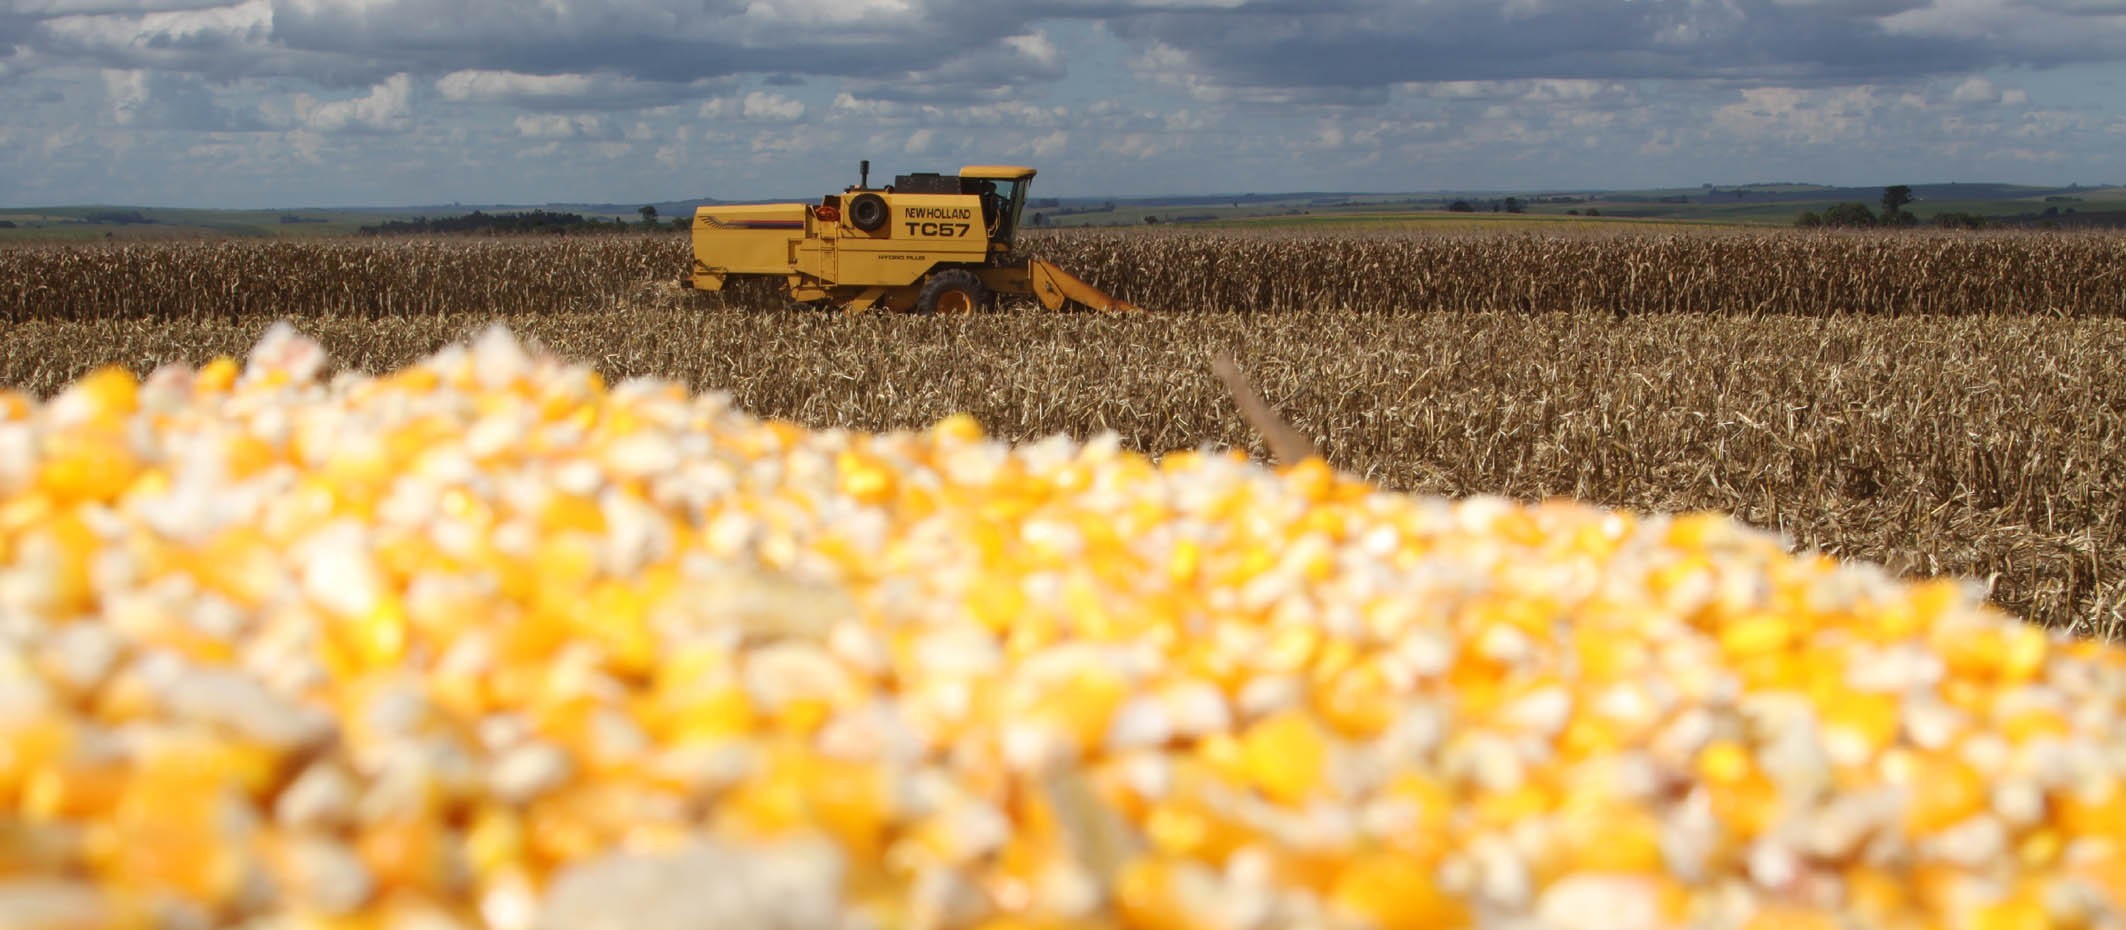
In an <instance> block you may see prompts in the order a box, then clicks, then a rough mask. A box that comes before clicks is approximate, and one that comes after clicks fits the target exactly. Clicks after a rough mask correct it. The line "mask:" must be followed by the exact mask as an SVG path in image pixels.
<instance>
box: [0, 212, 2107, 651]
mask: <svg viewBox="0 0 2126 930" xmlns="http://www.w3.org/2000/svg"><path fill="white" fill-rule="evenodd" d="M1033 248H1034V250H1035V251H1037V252H1038V253H1039V254H1041V255H1042V256H1043V257H1045V258H1049V259H1051V260H1054V261H1057V262H1059V263H1060V264H1062V265H1063V266H1064V267H1065V268H1067V269H1070V270H1071V271H1073V272H1074V273H1077V274H1079V275H1080V276H1082V277H1084V278H1086V279H1087V280H1090V281H1092V282H1094V283H1096V284H1098V285H1100V286H1102V287H1103V288H1106V289H1108V290H1109V291H1110V292H1112V293H1115V294H1116V295H1117V296H1121V297H1124V298H1126V299H1130V300H1133V301H1138V302H1141V303H1143V304H1145V305H1147V306H1150V307H1153V308H1155V309H1156V310H1159V311H1162V312H1159V313H1156V314H1152V315H1145V316H1132V317H1110V316H1101V315H1092V314H1069V313H1066V314H1050V313H1046V312H1042V311H1039V310H1038V309H1035V308H1031V307H1015V308H1012V309H1011V310H1009V311H1008V312H1003V313H997V314H986V315H978V316H974V317H968V318H940V319H927V318H920V317H904V316H894V315H863V316H856V317H846V316H841V315H837V314H822V313H801V312H784V311H783V310H782V302H781V300H780V299H779V297H778V296H777V294H776V293H775V292H774V291H773V290H772V289H770V288H764V287H747V288H741V289H738V290H735V291H732V292H729V293H727V294H724V295H718V296H714V297H710V296H699V295H693V296H683V295H682V294H681V293H680V292H679V291H677V290H676V289H674V288H673V287H672V284H673V282H674V281H676V279H677V278H678V276H679V274H680V273H681V272H682V271H684V269H685V267H686V262H687V255H688V250H687V245H686V242H685V241H684V239H683V238H681V237H656V238H646V237H645V238H636V237H629V238H610V239H562V240H536V241H530V240H526V241H413V242H375V241H359V242H354V241H315V242H278V243H266V244H251V243H240V244H169V245H128V246H117V247H107V246H89V247H79V248H28V249H17V250H10V251H4V252H0V268H4V269H5V272H6V273H5V274H4V275H0V315H4V319H5V320H6V321H7V322H6V325H5V329H4V332H5V333H6V338H5V339H4V340H0V386H5V387H9V388H14V389H17V390H25V391H29V392H32V393H38V394H44V393H49V392H50V391H52V390H54V389H56V388H57V387H59V386H61V385H63V384H65V383H67V382H69V381H71V380H72V379H74V378H77V377H79V376H80V375H81V374H83V373H85V372H86V371H88V370H89V369H91V368H93V367H94V366H95V365H97V364H99V363H102V362H119V363H122V364H125V365H128V366H130V367H132V368H134V369H135V370H136V371H139V372H143V373H144V372H146V371H147V370H149V369H151V368H152V367H153V366H154V365H156V364H159V363H161V362H163V361H171V360H183V361H190V362H194V363H198V362H204V361H206V360H207V359H208V358H211V357H212V356H214V355H217V354H238V353H241V352H243V351H244V350H245V349H246V348H247V347H249V346H250V345H251V344H253V343H254V342H255V341H256V340H257V338H258V336H259V334H260V333H261V332H262V331H263V330H264V328H265V326H266V325H267V323H269V322H270V321H271V320H273V319H279V318H288V319H291V320H293V321H295V323H296V325H297V326H298V327H299V328H300V329H302V330H303V331H305V332H307V333H310V334H312V335H314V336H316V337H317V338H319V339H320V340H321V341H322V342H323V344H324V345H325V347H326V348H327V350H328V351H329V352H330V354H331V356H332V357H333V358H334V359H335V360H336V361H337V362H338V363H339V364H343V365H346V366H350V367H355V368H360V369H364V370H370V371H383V370H389V369H393V368H397V367H400V366H403V365H406V364H408V363H410V362H412V361H414V360H416V359H418V358H420V357H422V356H424V355H425V354H427V353H429V352H431V351H433V350H434V349H436V348H437V347H439V346H441V345H443V344H445V343H448V342H451V341H456V340H463V339H466V338H468V337H470V336H472V335H474V334H476V333H477V332H478V331H479V330H480V329H481V328H483V327H484V326H485V325H486V324H487V323H488V322H490V321H493V320H501V321H503V322H505V323H507V324H508V325H509V326H510V327H511V328H512V329H513V330H515V331H516V332H517V333H519V334H520V335H522V336H524V337H526V338H527V339H529V340H532V341H534V342H537V343H540V344H543V345H544V346H545V347H547V348H549V349H552V350H554V351H557V352H559V353H561V354H563V355H565V356H568V357H572V358H579V359H582V360H584V361H587V362H590V363H591V364H593V365H595V366H597V367H598V368H599V369H600V370H601V372H603V373H604V374H605V375H606V376H607V377H608V378H611V379H616V380H617V379H619V378H625V377H629V376H633V375H655V376H661V377H671V378H680V379H684V380H685V381H687V382H688V383H689V384H690V385H691V386H693V387H694V388H696V389H715V390H723V391H728V392H730V393H731V394H732V395H733V397H734V399H735V400H736V401H737V403H738V404H739V405H740V406H741V407H743V408H745V409H747V410H750V411H753V412H756V413H759V414H762V415H766V416H774V417H783V418H788V419H792V420H795V421H798V422H800V423H803V424H806V425H808V426H815V427H833V426H838V427H848V428H858V429H866V430H881V429H891V428H898V427H914V426H923V425H928V424H930V423H933V422H936V421H937V420H940V419H942V418H944V417H945V416H947V415H950V414H952V413H956V412H966V413H971V414H973V415H974V416H975V417H976V418H977V419H978V420H979V421H980V422H981V423H983V424H984V426H985V427H987V428H988V429H989V430H991V431H992V432H993V433H994V434H995V435H998V436H1000V437H1002V438H1007V439H1014V440H1032V439H1038V438H1041V437H1044V436H1049V435H1053V434H1057V433H1065V434H1070V435H1073V436H1076V437H1079V438H1087V437H1090V436H1092V435H1095V434H1097V433H1099V432H1102V431H1107V430H1112V431H1114V432H1116V433H1118V434H1119V435H1120V437H1121V439H1122V441H1123V443H1124V445H1126V446H1127V447H1129V448H1132V449H1137V450H1140V451H1145V452H1150V453H1154V454H1157V453H1162V452H1166V451H1171V450H1175V449H1189V448H1197V447H1199V446H1206V445H1208V446H1211V447H1234V448H1245V449H1248V450H1250V451H1251V452H1252V453H1254V454H1257V455H1264V454H1266V453H1267V450H1266V449H1265V448H1263V446H1262V442H1261V440H1260V438H1259V437H1258V436H1257V435H1256V434H1255V432H1254V430H1252V429H1251V428H1250V427H1249V426H1248V425H1247V424H1246V423H1245V422H1244V421H1243V420H1242V418H1241V416H1240V414H1239V412H1238V409H1237V407H1236V406H1235V404H1234V403H1233V400H1232V398H1231V397H1230V396H1229V395H1227V394H1226V392H1225V389H1224V388H1223V387H1222V386H1221V384H1220V383H1219V382H1218V380H1217V378H1216V377H1215V376H1214V375H1213V374H1212V370H1211V360H1212V359H1213V358H1214V357H1215V356H1216V355H1218V354H1219V353H1226V352H1229V353H1231V354H1232V355H1233V356H1234V357H1235V358H1237V359H1238V360H1239V361H1240V363H1241V364H1242V365H1243V366H1244V367H1245V368H1246V369H1247V371H1248V374H1249V377H1250V378H1251V379H1252V380H1253V382H1254V383H1255V385H1256V386H1257V388H1258V389H1259V390H1260V391H1261V393H1262V394H1263V395H1264V398H1265V399H1266V400H1267V401H1268V402H1269V403H1270V404H1271V405H1272V406H1273V407H1274V408H1276V410H1277V411H1278V412H1279V413H1280V414H1281V415H1282V416H1283V417H1284V418H1285V419H1286V420H1288V421H1289V422H1290V423H1291V424H1292V425H1293V426H1294V427H1296V428H1297V429H1298V430H1299V431H1300V432H1302V433H1304V434H1306V435H1307V436H1309V437H1310V438H1312V439H1313V440H1314V443H1315V445H1316V447H1317V448H1319V449H1320V450H1321V451H1322V452H1323V453H1324V455H1325V456H1326V457H1327V458H1328V459H1329V461H1330V462H1331V463H1332V464H1334V465H1336V466H1337V467H1338V468H1340V469H1343V470H1345V471H1348V472H1351V473H1354V474H1358V475H1361V476H1364V477H1366V478H1368V479H1370V480H1372V481H1375V482H1377V483H1379V484H1381V485H1383V486H1385V487H1388V488H1393V489H1399V490H1407V491H1414V492H1423V493H1435V494H1448V495H1469V494H1477V493H1498V494H1505V495H1509V496H1512V497H1516V498H1520V499H1523V500H1535V499H1541V498H1545V497H1550V496H1570V497H1574V498H1578V499H1581V500H1585V501H1588V502H1591V503H1595V504H1599V505H1603V506H1610V507H1625V508H1631V509H1636V510H1642V511H1676V510H1696V509H1707V510H1716V511H1720V512H1725V513H1731V514H1734V515H1736V516H1738V517H1740V518H1742V519H1745V520H1747V521H1749V522H1751V523H1754V524H1756V525H1759V526H1763V527H1767V528H1771V529H1775V530H1778V531H1780V532H1782V533H1784V534H1785V535H1786V536H1787V538H1788V539H1789V540H1790V541H1791V542H1792V544H1793V545H1794V546H1795V547H1797V548H1816V549H1821V550H1824V551H1827V552H1831V553H1833V554H1836V555H1839V556H1842V557H1848V558H1858V559H1867V560H1871V561H1876V562H1882V563H1884V564H1887V565H1889V566H1891V567H1892V568H1895V569H1897V570H1899V571H1903V572H1907V573H1910V574H1913V575H1936V574H1947V575H1957V576H1963V577H1967V578H1971V579H1974V580H1975V581H1977V582H1979V583H1982V584H1985V585H1988V586H1989V589H1990V591H1991V597H1992V600H1993V601H1994V602H1995V603H1997V604H1998V605H2000V606H2002V607H2003V608H2005V609H2007V610H2010V611H2011V612H2014V613H2016V614H2018V615H2020V616H2024V617H2026V618H2029V619H2031V620H2033V621H2036V622H2039V623H2043V624H2046V625H2049V626H2055V627H2060V628H2065V629H2072V630H2075V631H2077V632H2083V633H2093V634H2100V635H2107V636H2108V635H2116V634H2117V633H2118V632H2121V631H2122V630H2126V469H2122V468H2120V467H2119V466H2118V463H2119V462H2122V461H2126V412H2122V411H2126V369H2122V368H2121V366H2120V365H2119V363H2118V361H2117V360H2118V359H2120V358H2126V279H2122V274H2126V240H2122V239H2119V238H2117V237H2106V236H2085V235H2039V234H1939V235H1937V234H1931V233H1924V232H1922V233H1916V234H1909V235H1906V234H1899V235H1854V234H1821V235H1801V234H1787V233H1782V234H1740V233H1736V234H1724V233H1723V234H1691V235H1643V234H1641V235H1619V236H1609V237H1593V236H1570V237H1547V238H1546V237H1534V236H1525V235H1488V236H1484V235H1460V236H1455V235H1448V236H1435V237H1428V238H1412V237H1407V236H1405V237H1393V236H1387V235H1352V234H1344V235H1336V236H1319V235H1316V236H1299V235H1293V236H1274V235H1264V236H1244V235H1225V234H1202V233H1190V232H1174V231H1161V232H1158V233H1154V234H1142V233H1131V234H1112V233H1108V234H1100V233H1095V234H1082V235H1077V234H1074V235H1052V236H1046V237H1042V238H1040V239H1038V240H1036V241H1035V242H1034V243H1033Z"/></svg>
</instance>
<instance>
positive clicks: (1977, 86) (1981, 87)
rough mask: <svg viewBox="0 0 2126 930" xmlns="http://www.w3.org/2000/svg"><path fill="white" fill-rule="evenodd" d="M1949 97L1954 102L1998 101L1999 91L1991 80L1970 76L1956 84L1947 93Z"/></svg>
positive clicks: (1999, 97)
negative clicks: (1951, 90)
mask: <svg viewBox="0 0 2126 930" xmlns="http://www.w3.org/2000/svg"><path fill="white" fill-rule="evenodd" d="M1949 99H1950V100H1952V101H1954V102H1956V103H1999V102H2000V99H2001V92H2000V91H1999V90H1998V89H1996V88H1995V87H1994V86H1993V82H1992V81H1988V80H1986V79H1985V78H1982V77H1972V78H1966V79H1965V80H1964V82H1963V83H1961V84H1958V85H1956V90H1955V91H1953V92H1951V93H1950V94H1949Z"/></svg>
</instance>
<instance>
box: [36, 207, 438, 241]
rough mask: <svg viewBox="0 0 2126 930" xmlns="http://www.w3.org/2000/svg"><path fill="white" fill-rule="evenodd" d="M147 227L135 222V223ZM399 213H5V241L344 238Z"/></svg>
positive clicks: (57, 209)
mask: <svg viewBox="0 0 2126 930" xmlns="http://www.w3.org/2000/svg"><path fill="white" fill-rule="evenodd" d="M136 217H137V218H138V219H139V220H142V222H134V221H132V220H133V219H134V218H136ZM396 218H398V217H397V215H396V214H380V213H369V212H361V211H339V210H187V209H174V208H163V207H103V206H92V207H36V208H28V209H7V208H0V223H12V224H14V225H13V227H12V228H9V227H6V226H0V241H18V242H19V241H39V240H59V241H85V240H93V239H106V238H108V239H225V238H273V237H282V236H344V235H351V234H353V233H354V232H355V231H356V230H358V229H360V228H361V227H363V226H369V225H374V224H377V223H381V222H383V221H385V220H388V219H396Z"/></svg>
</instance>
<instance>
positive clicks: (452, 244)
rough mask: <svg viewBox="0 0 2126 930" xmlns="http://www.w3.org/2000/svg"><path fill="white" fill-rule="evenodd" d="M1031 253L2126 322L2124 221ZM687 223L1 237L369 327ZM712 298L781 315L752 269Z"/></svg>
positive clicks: (268, 309)
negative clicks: (104, 241)
mask: <svg viewBox="0 0 2126 930" xmlns="http://www.w3.org/2000/svg"><path fill="white" fill-rule="evenodd" d="M1024 245H1025V246H1026V247H1027V249H1028V251H1030V252H1031V253H1033V254H1035V255H1037V256H1039V257H1042V258H1047V259H1049V260H1051V261H1055V262H1057V263H1058V264H1060V265H1062V266H1063V267H1065V268H1068V269H1070V270H1071V271H1072V272H1073V273H1074V274H1077V275H1078V276H1080V277H1083V278H1085V279H1086V280H1089V281H1093V282H1095V283H1097V284H1099V285H1100V286H1101V287H1102V288H1104V289H1106V290H1107V291H1109V292H1110V293H1113V294H1115V295H1116V296H1118V297H1122V298H1124V299H1128V300H1132V301H1136V302H1139V303H1141V304H1144V305H1145V306H1149V307H1155V308H1159V309H1161V310H1163V311H1166V312H1185V311H1197V310H1206V309H1208V310H1218V311H1245V312H1263V311H1278V312H1282V311H1292V310H1303V309H1310V308H1320V307H1331V308H1337V309H1344V310H1357V311H1364V312H1379V313H1408V312H1427V311H1452V312H1538V313H1547V312H1562V311H1571V312H1583V313H1597V314H1602V315H1605V316H1606V315H1611V314H1617V315H1633V314H1648V313H1712V314H1795V315H1805V316H1823V315H1843V314H1871V315H1907V314H1930V315H1946V316H1967V315H1976V316H2003V315H2007V316H2014V315H2023V314H2038V315H2046V316H2065V317H2098V318H2112V317H2121V316H2126V285H2122V282H2121V281H2120V279H2119V277H2118V267H2119V264H2120V262H2121V261H2126V242H2122V240H2120V239H2119V237H2117V236H2114V235H2105V234H2087V235H2084V234H2058V233H2051V234H2046V233H1987V234H1972V233H1931V232H1925V231H1901V232H1898V233H1894V234H1878V233H1819V234H1808V235H1804V234H1798V233H1794V232H1792V231H1780V232H1774V233H1762V232H1714V231H1704V230H1694V231H1690V232H1685V233H1668V234H1630V235H1626V234H1611V235H1502V234H1498V233H1482V234H1468V233H1463V234H1439V235H1423V236H1417V235H1410V234H1407V233H1394V234H1373V235H1368V234H1364V233H1357V232H1339V233H1331V234H1318V233H1306V234H1300V233H1284V234H1279V233H1274V232H1268V233H1245V232H1237V233H1236V232H1224V231H1201V230H1190V231H1174V232H1170V233H1151V232H1142V231H1140V232H1132V233H1120V234H1118V233H1086V232H1051V233H1036V234H1030V235H1029V236H1028V237H1027V241H1026V242H1025V243H1024ZM690 250H691V245H690V243H689V240H688V239H687V237H686V236H684V235H677V234H674V235H628V236H609V237H568V238H561V237H537V238H521V239H500V240H489V239H412V240H378V239H351V240H289V241H275V242H266V243H259V242H218V243H153V244H126V245H117V246H109V245H96V246H67V247H49V248H15V249H7V250H0V320H5V321H7V322H14V323H21V322H26V321H31V320H54V319H66V320H84V319H109V318H120V319H142V320H216V319H220V320H231V321H236V320H248V321H257V322H259V323H261V324H263V323H265V322H269V321H271V320H275V319H279V318H282V317H284V316H288V315H310V314H332V315H346V316H354V317H360V318H367V319H382V318H399V317H408V316H432V315H443V314H452V313H461V312H475V313H480V314H507V313H525V314H556V313H565V312H578V311H585V310H596V309H602V308H606V307H609V306H612V305H613V304H614V303H616V302H620V301H627V300H641V299H643V298H645V297H647V296H652V295H655V294H658V293H660V292H665V291H669V290H670V288H671V286H672V285H673V283H674V282H675V281H676V280H677V279H678V277H679V275H680V274H681V273H682V272H683V271H684V269H686V268H687V267H688V262H689V261H691V251H690ZM709 300H711V301H715V302H723V303H731V304H736V305H741V306H747V307H758V308H776V309H780V308H781V307H782V306H783V304H784V303H786V302H787V301H786V297H785V296H784V295H783V294H782V293H781V292H780V291H779V290H778V289H777V288H774V287H770V286H758V282H747V283H746V285H745V286H743V287H739V288H737V289H735V290H734V291H732V292H727V293H725V294H722V295H718V296H717V297H714V298H709Z"/></svg>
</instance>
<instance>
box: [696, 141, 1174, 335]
mask: <svg viewBox="0 0 2126 930" xmlns="http://www.w3.org/2000/svg"><path fill="white" fill-rule="evenodd" d="M860 170H861V173H860V174H859V176H858V181H857V184H856V186H854V187H851V188H848V189H846V190H844V191H842V192H841V193H839V194H828V195H827V196H825V197H822V198H820V201H819V203H817V204H802V203H774V204H754V205H748V206H730V207H701V208H698V209H696V210H695V211H694V272H693V274H692V275H690V276H689V277H688V279H687V283H688V284H689V285H690V286H692V287H694V288H696V289H699V290H704V291H720V290H722V289H723V287H724V284H725V283H727V282H729V281H730V280H731V279H732V278H736V277H745V276H760V277H774V278H781V279H783V280H784V281H785V282H786V283H787V284H788V285H789V288H790V296H791V297H792V298H793V299H795V300H798V301H802V302H806V303H817V304H829V305H834V306H839V307H842V308H843V309H846V310H850V311H857V310H867V309H870V308H872V307H886V308H889V309H893V310H913V311H916V312H918V313H967V312H972V311H974V310H977V309H981V308H983V307H985V306H987V305H988V304H989V301H990V299H991V297H992V296H994V295H1003V294H1015V295H1023V296H1031V297H1033V298H1034V299H1035V300H1038V301H1040V302H1041V305H1042V306H1044V307H1047V308H1048V309H1050V310H1060V309H1062V307H1063V305H1064V304H1065V303H1072V302H1075V303H1079V304H1083V305H1085V306H1088V307H1091V308H1093V309H1096V310H1136V309H1139V308H1138V307H1136V306H1135V305H1133V304H1130V303H1128V302H1127V301H1122V300H1117V299H1115V298H1113V297H1110V296H1108V295H1107V294H1106V293H1105V292H1103V291H1101V290H1100V289H1099V288H1097V287H1094V286H1092V285H1090V284H1087V283H1085V282H1084V281H1081V280H1079V279H1078V278H1077V277H1075V276H1073V275H1072V274H1071V273H1070V272H1067V271H1064V270H1063V269H1061V268H1058V267H1056V266H1055V265H1053V264H1051V263H1049V262H1044V261H1040V260H1038V259H1030V258H1026V257H1024V256H1020V255H1016V254H1014V253H1013V251H1012V240H1013V239H1014V238H1015V237H1016V235H1017V233H1018V230H1019V212H1020V211H1021V210H1022V209H1023V208H1025V206H1026V189H1027V187H1028V186H1029V185H1030V184H1031V183H1032V182H1033V176H1034V169H1032V168H1020V167H1013V166H1007V165H968V166H967V167H965V168H961V169H960V173H959V174H957V175H942V174H904V175H901V176H900V177H898V178H896V179H894V182H893V185H892V186H890V187H885V188H877V189H874V188H872V187H871V186H870V185H871V163H870V162H868V161H866V162H863V163H862V167H861V169H860Z"/></svg>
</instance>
